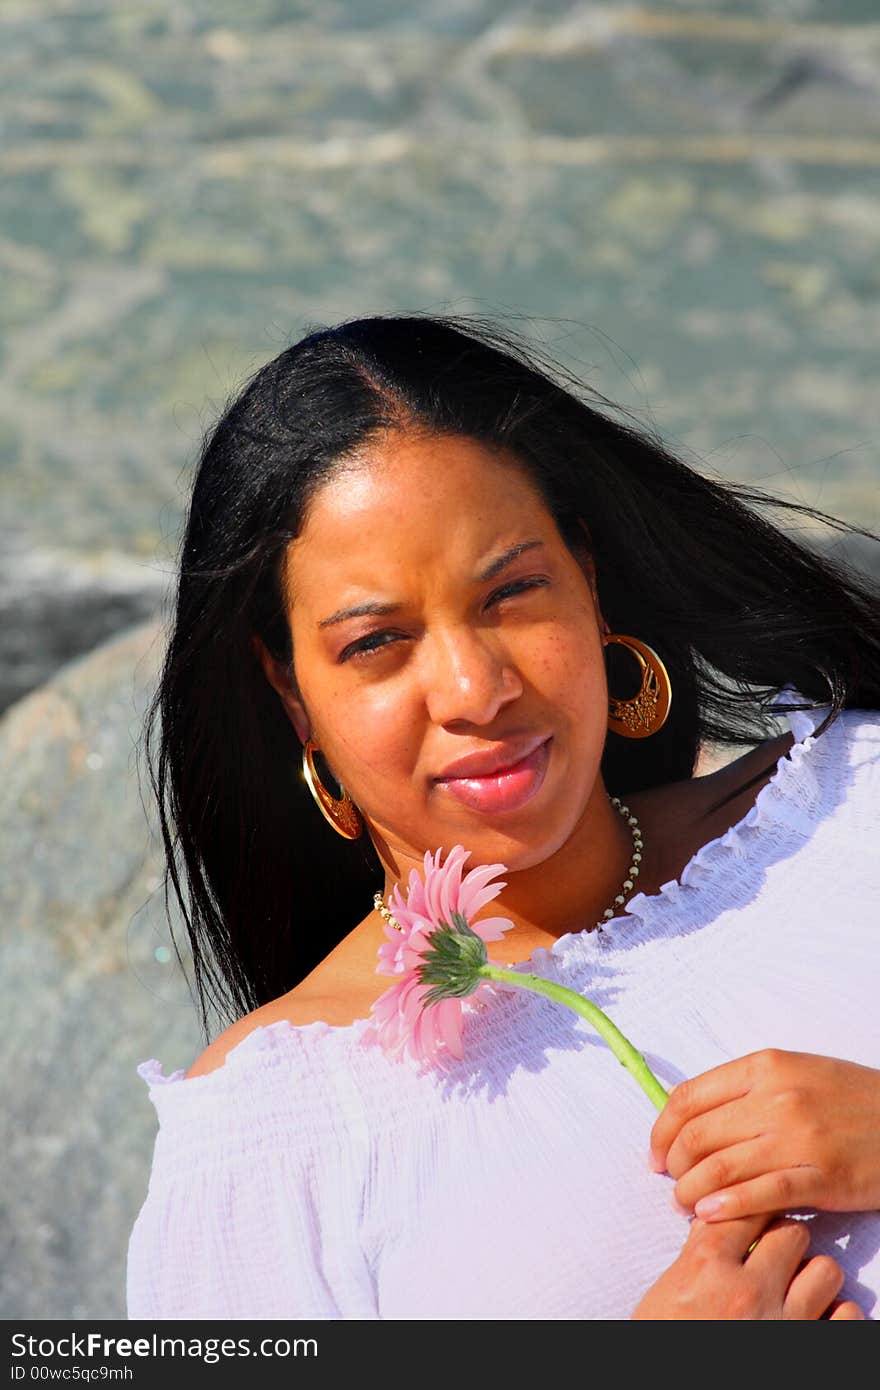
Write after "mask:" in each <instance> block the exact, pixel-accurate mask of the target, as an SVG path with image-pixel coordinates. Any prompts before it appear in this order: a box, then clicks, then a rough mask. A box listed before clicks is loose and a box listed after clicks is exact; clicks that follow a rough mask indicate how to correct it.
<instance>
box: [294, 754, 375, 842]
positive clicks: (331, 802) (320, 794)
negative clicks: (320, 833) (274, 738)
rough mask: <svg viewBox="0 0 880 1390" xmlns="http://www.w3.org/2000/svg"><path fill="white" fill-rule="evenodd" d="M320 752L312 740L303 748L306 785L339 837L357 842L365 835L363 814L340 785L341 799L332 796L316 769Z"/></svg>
mask: <svg viewBox="0 0 880 1390" xmlns="http://www.w3.org/2000/svg"><path fill="white" fill-rule="evenodd" d="M317 752H318V747H317V744H315V743H314V742H313V741H312V739H309V740H308V742H307V743H306V744H305V745H304V747H303V764H302V765H303V776H304V777H305V779H306V785H307V786H308V789H309V791H310V792H311V793H312V796H313V798H314V800H315V802H316V803H317V805H318V807H319V809H320V811H321V815H322V816H323V817H324V819H325V820H328V821H329V822H330V824H331V825H332V826H333V829H334V830H335V831H336V833H337V834H338V835H341V836H342V837H343V839H345V840H357V839H359V838H360V836H361V835H362V834H363V829H364V822H363V820H362V819H361V814H360V812H359V811H358V808H357V807H356V806H355V804H354V802H353V801H352V799H351V797H350V796H349V794H348V792H347V791H346V790H345V787H343V786H342V783H340V784H339V790H340V791H341V792H342V796H341V797H336V796H331V795H330V793H329V792H328V790H327V788H326V787H325V786H324V783H323V782H322V781H321V779H320V777H319V776H318V771H317V768H316V767H315V754H316V753H317Z"/></svg>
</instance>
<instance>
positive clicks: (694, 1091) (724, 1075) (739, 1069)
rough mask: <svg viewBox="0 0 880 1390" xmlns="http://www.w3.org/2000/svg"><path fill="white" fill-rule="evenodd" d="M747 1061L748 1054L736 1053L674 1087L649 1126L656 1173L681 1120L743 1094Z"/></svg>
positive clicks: (663, 1166)
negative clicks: (726, 1060) (732, 1058)
mask: <svg viewBox="0 0 880 1390" xmlns="http://www.w3.org/2000/svg"><path fill="white" fill-rule="evenodd" d="M748 1063H749V1059H748V1058H746V1057H740V1058H738V1059H737V1061H735V1062H725V1063H724V1064H723V1065H722V1066H720V1067H713V1068H712V1070H711V1071H704V1072H702V1073H701V1075H700V1076H694V1077H691V1078H690V1079H689V1080H688V1081H682V1082H681V1083H680V1084H679V1085H678V1086H676V1087H675V1089H674V1091H673V1092H672V1094H671V1095H670V1097H669V1100H668V1101H667V1102H666V1104H665V1105H664V1107H663V1109H662V1110H661V1111H660V1114H659V1116H658V1118H657V1119H656V1121H655V1122H654V1128H653V1129H652V1130H651V1162H652V1164H653V1166H654V1167H655V1168H656V1169H657V1171H658V1172H659V1173H663V1172H665V1171H666V1160H667V1155H668V1153H669V1149H670V1147H671V1146H672V1143H673V1141H674V1139H675V1137H676V1135H677V1134H678V1132H679V1130H680V1129H681V1127H682V1125H683V1124H686V1123H687V1121H688V1120H691V1119H693V1117H694V1116H695V1115H701V1114H702V1113H703V1112H704V1111H705V1110H714V1109H715V1107H716V1106H717V1105H723V1104H724V1103H725V1102H726V1101H731V1100H736V1099H737V1098H738V1097H740V1096H744V1095H746V1094H747V1092H748V1090H749V1075H750V1067H749V1065H748Z"/></svg>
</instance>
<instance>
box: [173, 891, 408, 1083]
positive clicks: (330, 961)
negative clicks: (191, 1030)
mask: <svg viewBox="0 0 880 1390" xmlns="http://www.w3.org/2000/svg"><path fill="white" fill-rule="evenodd" d="M368 922H369V919H366V920H365V922H364V923H361V924H360V926H359V928H357V929H356V930H355V931H354V932H351V933H350V934H349V936H347V937H346V938H345V939H344V940H343V941H341V942H340V943H339V945H338V946H336V947H335V948H334V949H333V951H331V953H330V955H329V956H328V957H327V958H326V960H324V961H322V962H321V964H320V965H318V966H317V967H316V968H315V969H314V970H313V971H312V972H311V974H310V975H307V976H306V978H305V979H304V980H302V981H301V983H300V984H298V985H296V986H294V988H293V989H291V990H288V992H287V993H286V994H282V995H280V996H279V997H278V998H277V999H273V1000H272V1001H271V1002H270V1003H268V1004H263V1005H262V1007H261V1008H259V1009H254V1011H253V1013H249V1014H246V1015H245V1017H244V1018H240V1019H238V1021H237V1022H236V1023H233V1024H231V1025H230V1027H229V1028H226V1029H225V1030H224V1031H223V1032H222V1033H220V1034H219V1036H218V1037H216V1038H215V1039H214V1041H213V1042H211V1043H209V1044H208V1046H207V1047H206V1048H205V1050H204V1052H203V1053H202V1054H201V1056H200V1057H197V1058H196V1060H195V1061H194V1062H193V1064H192V1066H191V1067H190V1069H189V1071H188V1072H186V1074H185V1077H184V1080H188V1079H189V1078H190V1077H191V1076H204V1075H205V1074H206V1073H207V1072H211V1071H216V1070H217V1068H218V1067H222V1066H223V1063H224V1062H225V1061H226V1057H227V1055H228V1054H229V1053H230V1052H231V1051H232V1049H233V1048H234V1047H237V1046H238V1044H239V1043H240V1042H243V1040H244V1039H245V1038H246V1037H247V1036H248V1034H249V1033H252V1032H253V1031H254V1029H255V1028H265V1027H267V1026H268V1025H269V1024H271V1023H279V1022H281V1021H282V1020H284V1021H286V1022H287V1023H291V1024H293V1026H294V1027H296V1028H299V1027H302V1026H304V1025H305V1024H307V1023H316V1022H318V1021H319V1020H323V1022H325V1023H329V1024H331V1025H332V1026H334V1027H346V1026H348V1025H349V1024H351V1023H353V1022H354V1021H355V1020H356V1019H359V1018H364V1017H366V1016H367V1014H368V1013H369V1007H370V1004H371V1003H372V1001H373V1000H374V999H375V998H376V997H377V996H378V994H379V993H381V991H382V989H383V988H385V985H384V984H382V983H380V981H379V980H378V979H377V977H376V973H375V959H376V955H375V943H374V941H373V937H372V936H371V937H370V938H369V939H368V940H366V941H365V940H364V934H363V933H362V932H361V928H363V927H364V926H366V925H368ZM369 925H370V926H371V928H372V932H373V934H375V923H372V924H369ZM386 983H387V982H386Z"/></svg>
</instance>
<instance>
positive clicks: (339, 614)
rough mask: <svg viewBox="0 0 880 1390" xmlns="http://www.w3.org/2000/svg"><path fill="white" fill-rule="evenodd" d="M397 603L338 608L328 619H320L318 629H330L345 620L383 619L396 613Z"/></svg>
mask: <svg viewBox="0 0 880 1390" xmlns="http://www.w3.org/2000/svg"><path fill="white" fill-rule="evenodd" d="M399 608H400V604H399V603H377V602H375V601H373V602H372V603H358V604H356V606H355V607H354V608H339V609H337V611H336V612H335V613H331V614H330V617H329V618H322V619H321V621H320V622H319V623H318V627H330V626H332V624H333V623H344V622H345V620H346V618H384V617H385V616H386V615H387V614H388V613H396V612H397V611H398V609H399Z"/></svg>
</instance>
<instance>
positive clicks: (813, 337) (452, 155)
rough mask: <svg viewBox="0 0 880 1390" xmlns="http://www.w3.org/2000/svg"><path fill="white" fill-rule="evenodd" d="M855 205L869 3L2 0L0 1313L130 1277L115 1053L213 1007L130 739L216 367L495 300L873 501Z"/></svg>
mask: <svg viewBox="0 0 880 1390" xmlns="http://www.w3.org/2000/svg"><path fill="white" fill-rule="evenodd" d="M878 236H880V21H878V16H877V9H876V5H875V4H873V3H870V0H838V3H836V4H834V5H833V6H828V5H827V4H822V3H821V0H658V3H655V4H653V5H643V6H634V5H629V4H624V3H609V4H604V5H598V4H596V5H594V4H587V3H578V0H574V2H573V3H557V0H541V2H540V3H522V4H518V3H512V0H466V3H465V0H448V2H447V3H444V4H442V5H438V4H427V3H425V0H416V3H412V0H411V2H410V3H407V4H403V3H382V0H320V3H319V0H301V3H289V2H288V0H250V3H249V4H248V5H247V6H244V5H242V4H241V3H239V0H125V3H121V0H89V3H85V0H0V334H2V341H0V352H2V359H0V469H2V476H0V498H2V509H0V708H4V707H8V708H7V713H6V715H5V717H4V718H3V719H2V721H0V778H2V785H0V796H2V846H0V862H2V906H3V918H2V926H0V981H2V991H3V994H2V1003H3V1008H4V1012H5V1016H6V1018H7V1027H6V1029H5V1032H4V1041H3V1043H2V1044H0V1047H2V1074H3V1076H4V1078H5V1086H4V1092H5V1094H4V1100H3V1106H2V1125H3V1127H4V1129H5V1133H2V1134H0V1143H2V1149H3V1152H4V1153H5V1154H6V1155H7V1158H8V1163H7V1169H6V1174H5V1181H4V1191H3V1194H2V1197H0V1317H5V1318H7V1319H9V1318H14V1317H31V1318H77V1319H86V1318H89V1317H92V1318H94V1317H121V1316H124V1264H125V1247H126V1242H127V1238H128V1233H129V1230H130V1227H131V1224H132V1222H133V1220H134V1216H135V1215H136V1212H137V1209H138V1207H139V1204H140V1202H141V1201H142V1200H143V1196H144V1193H145V1187H146V1178H147V1172H148V1168H149V1161H150V1156H151V1147H152V1137H153V1134H154V1131H155V1116H154V1112H153V1111H152V1108H151V1107H150V1105H149V1103H148V1100H147V1095H146V1089H145V1087H144V1086H143V1083H142V1082H141V1081H140V1079H139V1078H137V1077H136V1076H135V1074H134V1066H135V1064H136V1062H138V1061H140V1060H143V1059H144V1058H147V1057H151V1056H158V1057H160V1058H161V1060H162V1061H163V1062H164V1063H165V1067H166V1071H168V1070H171V1069H174V1068H177V1067H180V1066H184V1067H185V1066H188V1065H189V1062H190V1061H191V1060H192V1058H193V1057H194V1056H195V1055H196V1054H197V1052H198V1051H199V1050H200V1048H201V1045H202V1043H201V1039H200V1038H199V1035H198V1029H197V1026H196V1022H195V1013H194V1010H193V1006H192V1003H191V1001H190V998H189V995H188V992H187V988H186V983H185V979H184V975H183V973H182V972H181V969H180V966H179V964H178V962H177V960H176V957H175V955H174V952H173V949H172V943H171V938H170V935H169V930H168V925H167V923H166V921H165V917H164V912H163V905H162V895H161V893H160V892H158V891H157V890H158V885H159V877H160V874H161V867H162V866H161V857H160V855H159V851H158V846H157V843H156V835H155V824H154V822H153V821H152V818H151V816H150V815H149V801H148V797H147V795H146V790H147V789H146V786H145V784H143V783H144V778H143V774H142V775H141V781H140V783H139V780H138V775H137V772H138V759H137V747H136V745H137V740H138V739H139V737H140V731H141V721H142V718H143V713H144V710H145V707H146V703H147V701H148V699H149V696H150V694H151V692H152V688H153V685H154V682H155V674H156V669H157V665H158V662H159V660H160V659H161V650H162V626H161V614H162V609H161V604H162V601H163V599H167V597H168V593H169V583H170V579H171V575H172V573H173V566H174V558H175V554H176V550H177V545H178V542H179V537H180V525H181V519H182V515H183V509H184V507H185V501H186V491H187V486H188V482H189V478H190V474H191V469H192V464H193V461H194V458H195V456H196V453H197V450H198V446H199V442H200V440H201V437H202V434H203V432H204V430H205V429H206V428H207V427H208V425H209V424H210V423H211V421H212V420H213V419H214V418H215V416H216V415H217V413H218V412H219V411H220V409H221V408H222V406H223V404H224V402H225V401H226V399H227V398H228V396H229V395H230V393H231V392H233V391H234V390H235V389H236V387H237V386H238V385H239V384H240V383H241V381H242V380H243V378H244V377H245V376H246V375H248V374H249V373H250V372H252V371H253V370H254V369H255V368H256V367H258V366H259V365H260V364H261V363H263V362H264V361H266V360H267V359H268V358H270V357H272V356H274V355H275V354H276V353H277V352H279V351H281V350H282V348H284V347H285V346H286V345H287V344H288V343H290V342H291V341H295V340H296V339H297V338H298V337H300V336H301V335H302V334H303V333H304V332H305V331H307V330H308V328H310V327H313V326H315V325H316V324H320V323H332V322H333V321H335V320H337V319H339V318H345V317H350V316H352V315H355V314H361V313H371V312H389V311H394V310H404V311H414V310H416V311H417V310H423V311H428V312H430V311H432V310H435V311H439V312H461V313H477V314H485V315H487V316H489V317H493V318H497V319H499V320H500V321H502V322H507V323H508V324H510V325H511V326H513V327H514V328H517V329H519V330H521V331H523V332H525V333H526V334H528V335H530V336H532V337H533V338H534V339H535V340H536V341H537V342H538V343H539V344H540V345H541V346H542V347H543V348H545V349H546V350H547V351H549V352H551V353H553V354H554V355H555V356H556V357H557V358H559V359H560V360H562V361H563V362H565V363H566V365H568V366H570V367H574V368H575V369H576V370H578V372H579V373H580V374H581V376H582V377H583V379H584V380H585V381H586V382H587V383H588V384H590V385H592V386H594V387H596V388H598V389H599V390H600V391H602V392H604V393H605V394H606V395H607V396H610V397H611V398H612V399H614V400H616V401H618V402H619V403H620V404H621V405H622V406H624V407H626V408H628V409H631V410H633V411H634V412H635V413H636V414H637V415H638V416H639V417H640V418H641V419H642V420H643V421H644V422H645V423H646V424H647V425H649V426H650V427H652V428H654V429H657V430H659V432H660V433H661V434H662V435H663V436H664V437H665V438H666V439H667V440H668V441H669V442H670V443H671V444H672V445H673V446H674V447H675V448H677V449H679V450H680V451H681V452H682V453H683V454H684V455H685V457H686V458H687V459H688V461H689V462H692V463H697V464H699V466H701V467H703V468H705V469H708V470H710V471H712V472H714V473H718V474H721V475H723V476H726V477H730V478H736V479H740V480H747V481H750V482H754V483H756V484H758V485H760V486H761V487H764V488H768V489H770V490H772V491H776V492H779V493H781V494H783V495H785V496H787V497H793V498H795V499H796V500H799V501H802V502H805V503H808V504H810V505H813V506H818V507H821V508H823V509H824V510H827V511H830V512H834V513H837V514H839V515H841V516H843V517H844V518H847V519H849V520H851V521H854V522H856V523H857V524H859V525H861V526H866V527H869V528H873V529H877V528H878V526H880V516H878V493H877V480H878V464H877V444H878V433H880V421H878V405H877V402H878V392H877V385H876V375H877V367H878V362H880V258H878ZM816 540H817V543H826V542H825V540H824V539H823V538H822V537H820V536H818V535H817V537H816ZM876 551H877V547H872V546H871V545H870V544H869V543H868V542H863V543H857V544H854V545H851V546H850V548H849V553H850V554H851V555H852V557H853V558H854V559H855V560H856V561H857V562H859V563H862V564H864V565H866V566H867V567H869V568H872V569H873V570H874V572H875V573H876V572H880V565H878V562H877V558H876ZM107 639H110V640H109V641H108V640H107ZM99 644H103V645H99ZM72 658H78V660H76V661H74V664H72V665H66V663H68V662H69V661H71V659H72ZM142 784H143V785H142ZM142 793H143V799H144V801H145V802H146V807H145V806H144V805H143V804H142V800H141V796H142Z"/></svg>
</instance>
